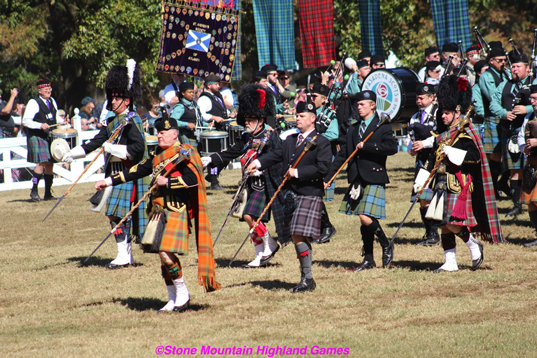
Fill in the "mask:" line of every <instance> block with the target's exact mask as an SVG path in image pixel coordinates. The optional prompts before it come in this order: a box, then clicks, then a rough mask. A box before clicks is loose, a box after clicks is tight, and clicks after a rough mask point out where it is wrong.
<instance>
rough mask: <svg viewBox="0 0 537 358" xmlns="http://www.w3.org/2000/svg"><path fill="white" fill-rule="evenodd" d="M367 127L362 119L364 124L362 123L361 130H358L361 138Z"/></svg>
mask: <svg viewBox="0 0 537 358" xmlns="http://www.w3.org/2000/svg"><path fill="white" fill-rule="evenodd" d="M365 127H366V125H365V121H362V124H361V125H360V131H359V132H358V134H359V135H360V139H362V138H363V137H364V133H365Z"/></svg>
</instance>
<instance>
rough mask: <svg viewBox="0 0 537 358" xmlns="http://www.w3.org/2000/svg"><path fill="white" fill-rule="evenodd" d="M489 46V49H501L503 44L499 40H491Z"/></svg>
mask: <svg viewBox="0 0 537 358" xmlns="http://www.w3.org/2000/svg"><path fill="white" fill-rule="evenodd" d="M489 47H490V48H491V49H493V48H501V49H502V50H503V45H502V43H501V41H491V42H489Z"/></svg>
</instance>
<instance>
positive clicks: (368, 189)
mask: <svg viewBox="0 0 537 358" xmlns="http://www.w3.org/2000/svg"><path fill="white" fill-rule="evenodd" d="M351 188H352V185H349V188H348V189H347V192H346V193H345V195H344V196H343V201H342V202H341V205H340V207H339V212H340V213H343V214H347V215H367V216H371V217H374V218H377V219H386V188H385V187H384V185H377V184H369V185H366V186H365V188H363V189H364V192H363V194H362V197H361V198H359V199H358V200H353V199H351V197H350V191H351Z"/></svg>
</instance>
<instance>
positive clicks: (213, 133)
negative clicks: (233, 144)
mask: <svg viewBox="0 0 537 358" xmlns="http://www.w3.org/2000/svg"><path fill="white" fill-rule="evenodd" d="M228 136H229V134H228V133H227V132H221V131H211V132H203V133H201V138H211V139H220V138H227V137H228Z"/></svg>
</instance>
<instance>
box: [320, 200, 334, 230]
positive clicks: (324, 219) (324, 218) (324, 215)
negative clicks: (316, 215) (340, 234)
mask: <svg viewBox="0 0 537 358" xmlns="http://www.w3.org/2000/svg"><path fill="white" fill-rule="evenodd" d="M327 227H332V223H331V222H330V218H329V217H328V211H326V206H325V205H324V202H323V205H322V207H321V231H322V230H324V229H326V228H327Z"/></svg>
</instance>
